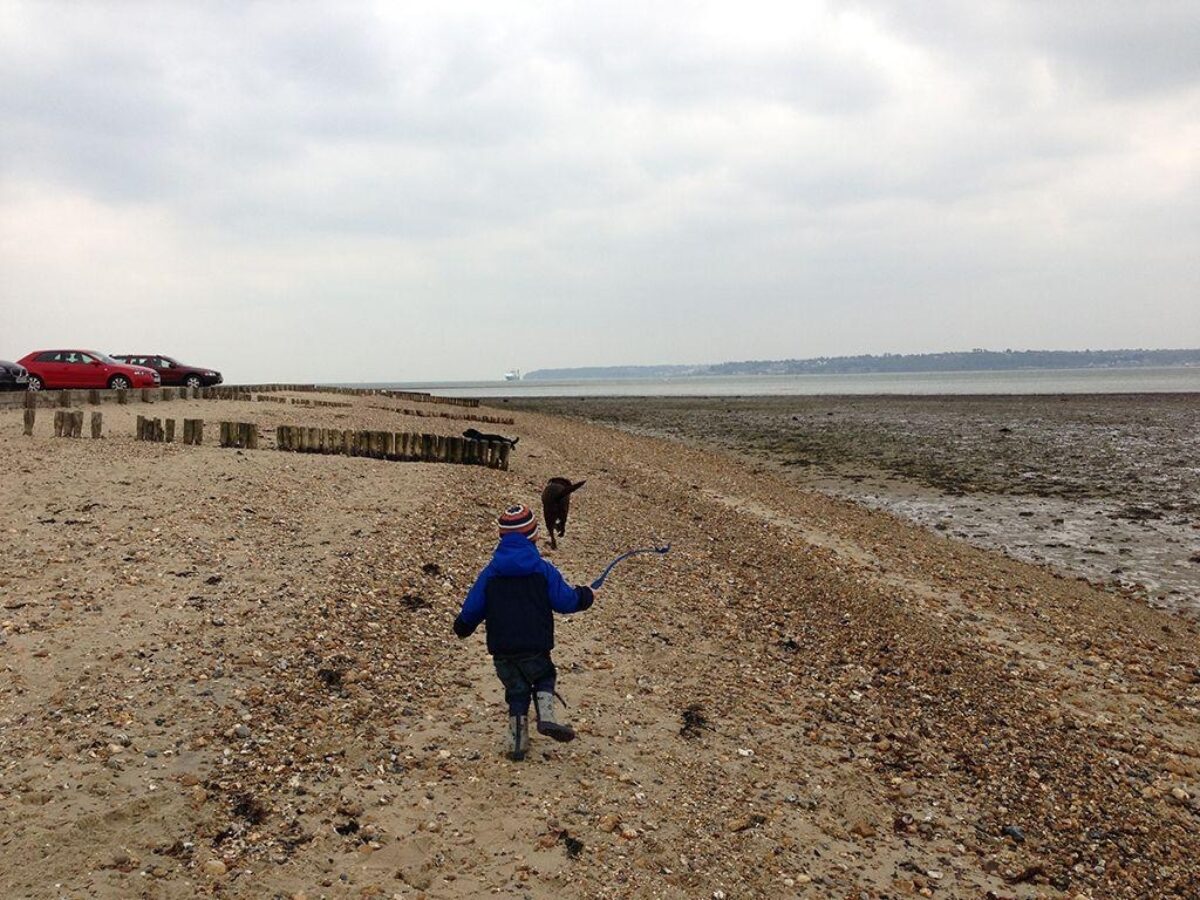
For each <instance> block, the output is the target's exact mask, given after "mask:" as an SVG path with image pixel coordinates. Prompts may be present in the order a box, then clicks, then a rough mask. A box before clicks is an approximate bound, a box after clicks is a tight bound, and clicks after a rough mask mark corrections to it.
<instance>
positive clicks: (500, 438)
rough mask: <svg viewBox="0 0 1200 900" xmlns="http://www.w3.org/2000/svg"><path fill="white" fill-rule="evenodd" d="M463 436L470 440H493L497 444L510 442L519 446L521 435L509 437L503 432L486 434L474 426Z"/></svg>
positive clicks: (511, 444) (513, 445)
mask: <svg viewBox="0 0 1200 900" xmlns="http://www.w3.org/2000/svg"><path fill="white" fill-rule="evenodd" d="M463 437H465V438H466V439H467V440H469V441H492V442H493V443H497V444H508V446H510V447H515V446H517V441H519V440H520V438H519V437H515V438H507V437H505V436H504V435H502V434H484V433H483V432H482V431H476V430H475V429H474V428H468V429H467V430H466V431H464V432H463Z"/></svg>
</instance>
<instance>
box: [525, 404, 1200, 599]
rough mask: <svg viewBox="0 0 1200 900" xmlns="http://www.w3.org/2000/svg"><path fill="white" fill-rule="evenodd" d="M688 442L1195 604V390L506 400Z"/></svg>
mask: <svg viewBox="0 0 1200 900" xmlns="http://www.w3.org/2000/svg"><path fill="white" fill-rule="evenodd" d="M506 405H508V406H511V407H517V408H520V409H528V410H536V411H539V412H547V413H554V414H558V415H569V416H575V417H580V418H584V419H587V420H590V421H594V422H597V423H601V424H607V425H613V426H617V427H620V428H623V429H625V430H629V431H633V432H637V433H643V434H654V435H658V436H666V437H671V438H675V439H678V440H683V441H687V442H691V443H700V444H703V445H707V446H712V447H717V448H720V449H722V450H725V451H732V452H735V453H738V454H741V455H745V456H750V457H752V458H754V459H756V460H757V461H758V462H760V463H762V464H765V465H768V466H770V467H772V468H776V469H781V470H785V471H787V472H788V473H789V474H790V475H791V477H792V478H794V479H795V480H797V481H798V482H799V483H800V484H802V485H803V486H806V487H809V488H811V489H814V490H819V491H821V492H823V493H826V494H830V495H833V496H837V497H843V498H846V499H850V500H854V501H856V502H859V503H862V504H864V505H867V506H869V507H871V508H875V509H883V510H887V511H889V512H891V513H893V514H896V515H899V516H902V517H904V518H907V519H909V520H912V521H915V522H917V523H919V524H921V525H924V526H926V527H929V528H932V529H934V530H936V531H939V532H942V533H944V534H946V535H947V536H950V537H953V538H956V539H959V540H964V541H968V542H970V543H972V544H974V545H976V546H979V547H983V548H986V549H994V550H1001V551H1003V552H1005V553H1007V554H1009V555H1011V556H1013V557H1014V558H1017V559H1021V560H1024V561H1027V562H1034V563H1039V564H1045V565H1049V566H1051V567H1052V568H1054V569H1056V570H1059V571H1063V572H1068V573H1071V574H1074V575H1077V576H1080V577H1084V578H1087V579H1088V580H1089V581H1093V582H1098V583H1103V584H1106V585H1108V586H1110V587H1113V588H1116V589H1119V590H1122V591H1126V592H1129V593H1131V594H1135V595H1137V596H1139V597H1141V598H1143V599H1145V600H1146V601H1147V602H1149V603H1151V604H1152V605H1155V606H1162V607H1167V608H1172V609H1176V610H1180V611H1187V612H1191V613H1193V614H1194V613H1196V612H1197V611H1200V395H1198V394H1106V395H1042V396H865V397H863V396H822V397H798V396H789V397H709V398H703V397H644V398H642V397H639V398H630V397H611V398H596V397H577V398H552V399H551V398H547V399H538V400H520V401H517V400H511V401H509V402H508V403H507V404H506Z"/></svg>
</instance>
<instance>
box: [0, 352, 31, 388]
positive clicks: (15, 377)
mask: <svg viewBox="0 0 1200 900" xmlns="http://www.w3.org/2000/svg"><path fill="white" fill-rule="evenodd" d="M28 389H29V373H28V372H26V371H25V369H24V367H23V366H18V365H17V364H16V363H10V362H5V361H4V360H2V359H0V391H25V390H28Z"/></svg>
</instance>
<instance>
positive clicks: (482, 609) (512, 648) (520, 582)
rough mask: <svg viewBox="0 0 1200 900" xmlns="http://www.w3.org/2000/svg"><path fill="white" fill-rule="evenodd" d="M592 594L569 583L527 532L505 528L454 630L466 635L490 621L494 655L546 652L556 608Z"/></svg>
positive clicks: (576, 608)
mask: <svg viewBox="0 0 1200 900" xmlns="http://www.w3.org/2000/svg"><path fill="white" fill-rule="evenodd" d="M593 599H594V597H593V594H592V589H591V588H589V587H586V586H580V587H571V585H569V584H567V582H566V581H565V580H564V579H563V577H562V575H561V574H560V573H559V571H558V569H556V568H554V566H553V565H552V564H551V563H550V562H548V561H547V560H544V559H542V555H541V554H540V553H538V549H537V545H536V544H534V543H533V541H531V540H529V538H527V537H525V535H523V534H506V535H504V536H502V537H501V538H500V543H499V545H498V546H497V547H496V552H495V553H494V554H493V555H492V559H491V562H489V563H488V564H487V566H485V567H484V569H483V571H482V572H480V573H479V577H478V578H477V579H476V580H475V584H474V585H472V587H471V590H470V591H469V592H468V593H467V598H466V600H464V601H463V605H462V610H461V611H460V612H459V614H458V618H457V619H455V620H454V633H455V634H457V635H458V636H459V637H463V638H465V637H467V636H469V635H470V634H472V633H473V632H474V631H475V629H476V628H478V627H479V623H480V622H484V621H486V622H487V645H488V652H489V653H491V654H492V655H493V656H519V655H523V654H527V653H545V652H549V651H550V650H551V649H552V648H553V647H554V613H556V612H558V613H573V612H580V611H582V610H585V609H587V608H588V607H590V606H591V605H592V601H593Z"/></svg>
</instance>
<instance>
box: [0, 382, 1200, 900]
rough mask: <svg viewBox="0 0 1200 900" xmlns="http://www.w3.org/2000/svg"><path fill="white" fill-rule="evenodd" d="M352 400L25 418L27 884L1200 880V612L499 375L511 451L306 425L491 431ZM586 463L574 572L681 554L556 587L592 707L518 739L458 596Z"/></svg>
mask: <svg viewBox="0 0 1200 900" xmlns="http://www.w3.org/2000/svg"><path fill="white" fill-rule="evenodd" d="M307 396H310V397H313V398H316V399H322V395H320V394H312V395H307ZM324 399H327V400H329V401H331V402H332V401H339V402H345V401H346V398H345V397H343V396H341V395H329V396H328V397H325V398H324ZM350 402H351V405H350V406H330V407H311V408H309V407H305V408H295V407H290V406H286V405H283V404H274V403H259V402H246V401H240V400H228V401H204V400H173V401H170V402H163V403H158V404H154V405H153V407H152V409H151V410H149V411H148V410H147V409H143V408H140V407H139V406H136V405H130V406H116V405H112V406H105V407H104V408H103V413H104V432H103V437H102V438H100V439H97V440H93V439H90V438H74V439H71V438H55V437H53V435H52V430H51V421H50V416H49V415H48V414H47V413H48V411H41V410H40V411H39V415H38V419H37V423H36V426H35V429H34V434H33V436H32V437H27V436H24V435H23V434H22V433H21V432H22V417H21V411H20V410H0V450H2V452H3V456H4V458H5V459H6V460H9V461H10V462H9V465H8V467H7V469H6V471H5V473H4V475H3V476H0V508H2V509H3V510H4V511H5V515H4V520H3V527H4V547H5V550H4V553H3V554H2V555H0V660H2V666H3V672H2V674H0V896H3V897H5V898H25V897H29V898H42V897H47V898H49V897H56V898H57V897H66V898H85V897H86V898H91V897H96V898H126V897H147V898H185V897H188V898H190V897H196V896H212V897H229V898H255V897H285V898H292V900H314V898H319V897H328V898H335V897H336V898H343V897H345V898H349V897H354V898H369V897H389V898H390V897H405V898H417V897H425V898H469V897H479V896H511V897H546V898H550V897H574V896H580V897H612V898H618V897H621V898H624V897H647V898H649V897H666V898H697V897H700V898H740V897H772V898H774V897H811V898H826V897H838V898H841V897H848V898H884V897H908V896H925V897H947V898H950V897H971V898H974V897H993V898H1035V897H1045V898H1060V897H1063V898H1076V900H1078V898H1092V900H1101V898H1124V897H1128V898H1135V897H1137V898H1141V897H1196V896H1200V625H1198V623H1197V619H1196V618H1195V617H1194V616H1191V615H1188V614H1186V611H1180V610H1179V609H1178V604H1174V605H1172V604H1170V603H1163V604H1160V605H1164V606H1171V607H1172V608H1171V609H1159V608H1155V607H1154V606H1152V605H1151V604H1150V603H1149V602H1146V601H1147V598H1146V597H1144V596H1141V595H1139V596H1132V595H1131V594H1130V593H1129V592H1125V591H1123V590H1121V589H1120V585H1116V586H1113V585H1103V586H1100V585H1098V584H1093V583H1092V582H1093V581H1097V579H1095V578H1088V577H1086V576H1084V577H1077V576H1075V575H1073V574H1071V572H1070V571H1069V570H1066V569H1063V568H1061V567H1055V566H1050V565H1044V564H1041V563H1040V562H1039V561H1037V560H1032V559H1031V560H1025V559H1021V558H1017V557H1016V556H1015V555H1014V554H1008V555H1006V554H1004V553H1001V552H998V550H996V549H992V548H989V547H987V546H974V545H972V544H971V543H970V542H968V541H967V540H965V539H960V538H957V537H956V536H955V535H954V534H953V533H952V532H953V528H950V529H947V530H938V529H935V528H927V527H922V525H921V524H920V523H919V522H914V521H910V520H908V519H906V518H903V517H901V516H898V515H896V514H894V511H889V510H888V509H886V508H881V509H872V508H869V506H868V505H865V504H864V503H863V502H860V500H859V499H856V498H852V497H850V496H845V495H839V494H837V493H836V492H830V491H826V492H821V491H820V490H817V489H815V488H814V486H813V485H806V484H804V483H802V481H801V480H799V479H797V478H796V477H795V473H794V472H792V471H786V469H787V468H789V467H784V466H780V465H777V464H774V463H771V462H769V461H767V460H765V459H764V458H757V457H755V456H754V454H750V455H747V454H746V453H744V452H743V449H744V448H738V447H731V446H718V445H717V444H715V443H712V442H709V443H699V442H697V441H696V440H694V439H687V438H686V436H685V439H683V440H681V439H679V438H680V435H679V434H678V433H677V434H675V435H674V439H667V438H666V437H662V436H656V435H652V434H646V433H637V434H635V433H630V431H629V430H621V429H618V428H616V427H613V426H614V425H616V424H624V425H626V426H628V423H616V422H608V423H602V422H600V421H599V420H598V419H597V420H596V421H584V420H583V419H581V418H577V417H565V416H562V415H553V414H551V412H549V411H529V410H526V409H521V410H517V409H514V408H511V405H509V404H502V403H499V402H497V403H496V404H495V405H494V406H493V407H490V408H489V407H486V406H485V407H480V408H479V409H478V411H477V412H478V413H479V414H480V415H485V416H489V417H493V418H495V417H503V416H512V417H513V418H514V419H515V422H514V424H512V425H494V424H489V425H481V424H479V423H475V425H476V427H479V428H480V429H481V430H484V431H501V432H504V433H509V434H512V435H514V436H519V437H520V443H519V445H518V447H517V449H516V451H515V452H514V453H513V454H512V457H511V459H510V463H509V469H508V470H507V471H504V470H498V469H488V468H483V467H478V466H466V465H445V464H432V463H405V462H388V461H382V460H374V459H364V458H352V457H342V456H326V455H302V454H295V453H285V452H280V451H278V450H275V449H273V447H272V442H271V440H270V439H269V436H270V435H271V434H272V433H273V431H274V428H275V427H276V426H277V425H281V424H291V425H303V426H310V427H321V428H338V429H349V428H361V429H368V428H377V429H391V430H395V431H401V430H411V431H421V432H426V433H436V434H443V435H458V434H460V433H461V431H462V430H463V429H464V428H466V427H470V426H471V425H472V422H471V421H469V420H467V419H463V420H458V419H443V418H437V417H420V418H417V417H415V416H409V415H406V414H405V413H404V409H406V408H407V409H411V408H413V407H414V403H413V402H411V401H409V402H398V401H391V400H387V399H381V398H378V397H370V398H355V399H354V400H353V401H350ZM415 405H417V406H422V405H423V404H415ZM428 405H429V406H430V407H432V406H433V405H432V404H428ZM828 411H829V410H826V409H824V408H822V409H821V410H819V415H820V416H821V417H822V418H826V416H825V413H826V412H828ZM454 412H455V413H456V414H458V413H461V414H463V415H464V416H469V415H470V411H467V410H457V409H456V410H454ZM139 414H151V415H154V416H171V417H175V418H177V419H180V420H182V419H183V418H185V417H186V418H196V417H200V418H204V419H205V420H206V434H209V435H211V434H213V433H215V432H216V430H217V428H218V423H219V422H220V421H221V420H231V421H239V422H254V423H257V424H258V425H259V426H260V429H261V430H262V433H263V434H264V436H265V439H264V441H263V443H262V445H261V447H260V448H259V449H256V450H250V449H246V450H234V449H229V448H221V447H217V446H215V445H214V443H213V442H212V441H211V440H210V441H208V442H206V443H205V444H204V445H202V446H199V447H195V446H184V445H182V444H178V443H145V442H139V441H135V440H134V437H133V433H134V420H135V418H136V416H137V415H139ZM792 414H793V415H799V413H792ZM817 414H818V412H817V411H816V410H814V411H813V415H814V417H815V416H816V415H817ZM1185 414H1186V413H1181V414H1180V415H1185ZM835 418H836V416H835ZM481 421H483V420H481ZM1000 427H1006V428H1009V429H1010V431H1009V432H1007V433H1006V439H1007V438H1008V435H1011V434H1013V433H1017V434H1018V436H1019V435H1020V432H1019V427H1018V426H1014V425H1012V424H1007V423H1001V424H999V425H997V429H998V428H1000ZM644 430H648V429H644ZM839 440H840V438H839ZM1029 441H1030V443H1031V445H1033V444H1034V443H1036V441H1035V440H1034V438H1032V437H1030V438H1029ZM812 455H813V453H812V452H810V453H809V456H812ZM851 462H854V461H853V460H852V461H851ZM897 465H899V464H897ZM791 468H794V467H791ZM827 474H828V473H827ZM843 474H844V473H843ZM885 474H886V473H885ZM554 476H564V477H568V478H570V479H572V480H573V481H579V480H584V479H586V480H587V486H586V487H585V488H584V489H582V490H581V491H579V492H578V494H576V495H575V497H574V499H573V501H572V507H571V518H570V522H569V525H568V528H567V534H566V536H565V538H563V539H562V540H561V542H560V546H559V549H557V550H555V551H550V550H549V549H548V548H546V547H545V546H543V547H542V550H543V553H544V554H546V555H547V556H548V557H549V558H550V559H551V560H552V561H553V562H554V563H555V565H557V566H558V567H559V568H560V569H561V570H562V571H563V573H564V575H566V576H567V577H568V579H570V580H572V581H575V582H584V581H588V580H590V579H591V578H592V577H594V576H595V575H596V574H598V572H599V571H600V570H601V569H602V568H603V567H604V565H605V564H606V563H607V562H608V561H609V560H610V559H611V558H612V557H613V556H615V555H616V554H617V553H620V552H621V551H623V550H626V549H629V548H630V547H636V546H646V545H648V544H652V543H660V542H667V541H669V542H670V543H671V545H672V550H671V553H670V554H668V555H666V556H664V557H661V558H659V557H653V558H651V557H637V558H634V559H632V560H630V561H628V562H627V563H625V564H623V565H622V567H621V568H619V569H618V570H617V571H616V572H615V574H614V575H613V576H612V578H611V579H610V580H609V582H608V584H607V586H606V589H605V591H604V592H603V594H602V595H601V598H600V600H599V601H598V603H597V605H596V607H595V608H593V609H592V610H590V611H588V612H586V613H583V614H579V615H576V616H572V617H569V618H562V619H560V620H559V622H558V626H557V627H558V632H557V633H558V647H557V649H556V651H555V660H556V662H557V664H558V668H559V672H560V683H559V689H560V691H561V692H562V694H563V695H564V697H565V699H566V700H567V702H568V704H569V705H568V706H567V708H566V714H567V716H568V717H569V719H570V721H571V722H572V724H573V725H574V726H575V727H576V729H577V730H578V731H579V733H580V734H579V738H578V739H577V740H576V741H575V742H574V743H571V744H567V745H558V744H553V743H551V742H549V741H547V740H546V739H541V740H539V739H538V738H537V736H536V735H535V737H534V742H533V746H532V752H531V754H530V757H529V758H528V759H527V760H526V761H525V762H522V763H513V762H510V761H509V760H508V759H507V758H505V756H504V753H503V751H504V723H505V715H506V713H505V710H504V707H503V703H502V693H501V689H500V686H499V683H498V682H497V681H496V678H495V676H494V674H493V672H492V668H491V664H490V660H489V659H488V657H487V654H486V652H485V649H484V646H483V638H482V635H481V634H477V635H475V636H474V637H473V638H471V639H469V640H467V641H459V640H457V639H456V638H455V636H454V634H453V632H452V630H451V623H452V621H453V619H454V616H455V614H456V613H457V611H458V608H459V605H460V603H461V600H462V597H463V596H464V594H465V592H466V590H467V589H468V588H469V587H470V584H471V583H472V581H473V579H474V577H475V575H476V573H477V571H478V570H479V568H480V567H481V566H482V565H483V564H484V563H485V562H486V561H487V559H488V556H489V554H490V552H491V550H492V548H493V546H494V544H495V516H496V513H497V512H498V511H499V510H501V509H503V508H504V507H505V506H506V505H508V504H509V503H511V502H514V501H520V502H525V503H529V504H531V505H534V506H535V508H536V506H537V498H538V496H539V494H540V492H541V488H542V486H543V485H544V484H545V482H546V481H547V479H549V478H550V477H554ZM985 476H986V473H982V474H980V475H979V476H978V478H976V480H975V481H973V482H972V484H976V482H978V481H980V480H982V479H984V478H985ZM1068 499H1080V498H1068ZM1082 499H1088V500H1097V501H1098V502H1110V501H1111V502H1112V503H1124V502H1125V501H1124V499H1123V498H1121V497H1108V496H1100V497H1090V498H1082ZM1180 514H1182V512H1180ZM984 518H986V517H984ZM1023 518H1028V517H1023ZM1114 521H1115V520H1114ZM1114 552H1115V551H1114ZM1115 567H1116V566H1115V565H1110V566H1109V568H1115ZM1152 593H1153V594H1154V596H1151V597H1149V598H1148V599H1155V598H1156V597H1157V594H1158V593H1161V594H1164V595H1166V596H1168V597H1169V596H1170V595H1169V594H1168V592H1167V591H1166V590H1163V591H1159V592H1152Z"/></svg>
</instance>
